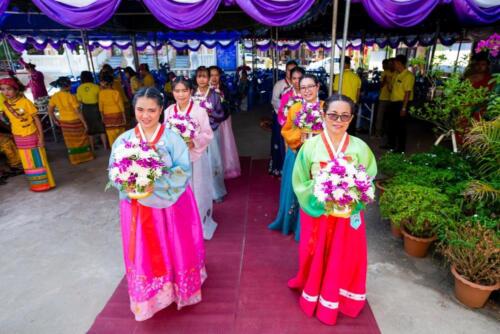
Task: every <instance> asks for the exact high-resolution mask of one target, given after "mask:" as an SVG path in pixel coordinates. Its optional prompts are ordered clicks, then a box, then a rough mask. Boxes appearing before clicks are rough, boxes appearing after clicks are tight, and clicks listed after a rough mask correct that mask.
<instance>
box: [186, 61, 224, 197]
mask: <svg viewBox="0 0 500 334" xmlns="http://www.w3.org/2000/svg"><path fill="white" fill-rule="evenodd" d="M209 78H210V72H209V71H208V68H206V67H205V66H200V67H198V68H197V69H196V72H195V79H196V92H195V93H194V95H193V100H195V101H196V102H198V103H199V104H200V106H201V107H202V108H203V109H205V110H206V112H207V114H208V118H209V120H210V126H211V127H212V131H213V132H214V140H212V141H211V142H210V145H208V157H209V160H210V166H211V168H212V174H213V175H212V180H213V199H214V200H215V201H216V202H222V200H223V199H224V196H226V194H227V190H226V186H225V185H224V164H223V162H222V154H221V138H220V128H219V126H220V124H221V123H222V122H223V121H224V120H225V119H226V116H227V115H225V113H224V108H222V104H221V99H220V95H219V94H217V93H216V92H215V90H214V89H212V88H210V86H209Z"/></svg>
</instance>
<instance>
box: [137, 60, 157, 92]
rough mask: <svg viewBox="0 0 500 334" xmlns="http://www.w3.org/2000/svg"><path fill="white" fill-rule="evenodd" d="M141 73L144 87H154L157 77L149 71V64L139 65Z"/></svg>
mask: <svg viewBox="0 0 500 334" xmlns="http://www.w3.org/2000/svg"><path fill="white" fill-rule="evenodd" d="M139 73H140V75H141V78H142V86H143V87H154V86H155V78H154V77H153V75H152V74H151V73H150V72H149V65H148V64H141V65H140V66H139Z"/></svg>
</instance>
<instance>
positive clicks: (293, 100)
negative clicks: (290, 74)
mask: <svg viewBox="0 0 500 334" xmlns="http://www.w3.org/2000/svg"><path fill="white" fill-rule="evenodd" d="M301 101H302V98H301V97H300V96H292V97H290V98H289V99H288V102H287V103H286V104H285V106H284V107H283V115H284V116H285V118H286V117H287V116H288V110H290V108H291V107H292V106H293V105H294V104H295V103H298V102H301Z"/></svg>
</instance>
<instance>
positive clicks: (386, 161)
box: [375, 151, 408, 195]
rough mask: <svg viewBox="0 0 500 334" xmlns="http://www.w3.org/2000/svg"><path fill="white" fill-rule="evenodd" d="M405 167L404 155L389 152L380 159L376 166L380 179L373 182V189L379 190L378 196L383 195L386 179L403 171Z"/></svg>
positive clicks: (406, 162) (406, 163)
mask: <svg viewBox="0 0 500 334" xmlns="http://www.w3.org/2000/svg"><path fill="white" fill-rule="evenodd" d="M407 165H408V161H407V160H406V157H405V155H404V153H395V152H391V151H389V152H387V153H385V154H384V155H382V156H381V157H380V159H379V160H378V162H377V166H378V169H379V171H380V172H381V174H382V175H381V178H379V179H377V180H376V181H375V187H377V189H379V190H380V195H382V194H383V193H384V190H385V183H386V182H387V179H388V178H391V177H393V176H394V175H396V174H397V173H401V172H402V171H404V170H405V168H406V167H407Z"/></svg>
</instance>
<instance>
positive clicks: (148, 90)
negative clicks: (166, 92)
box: [132, 87, 165, 110]
mask: <svg viewBox="0 0 500 334" xmlns="http://www.w3.org/2000/svg"><path fill="white" fill-rule="evenodd" d="M141 97H146V98H148V99H152V100H155V101H156V103H157V104H158V105H159V106H160V109H162V110H163V106H164V104H163V103H164V101H165V98H164V97H163V94H162V92H160V91H159V90H158V89H157V88H155V87H144V88H141V89H139V90H138V91H137V93H135V95H134V99H133V100H132V106H133V108H134V110H135V105H136V104H137V100H138V99H139V98H141Z"/></svg>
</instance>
